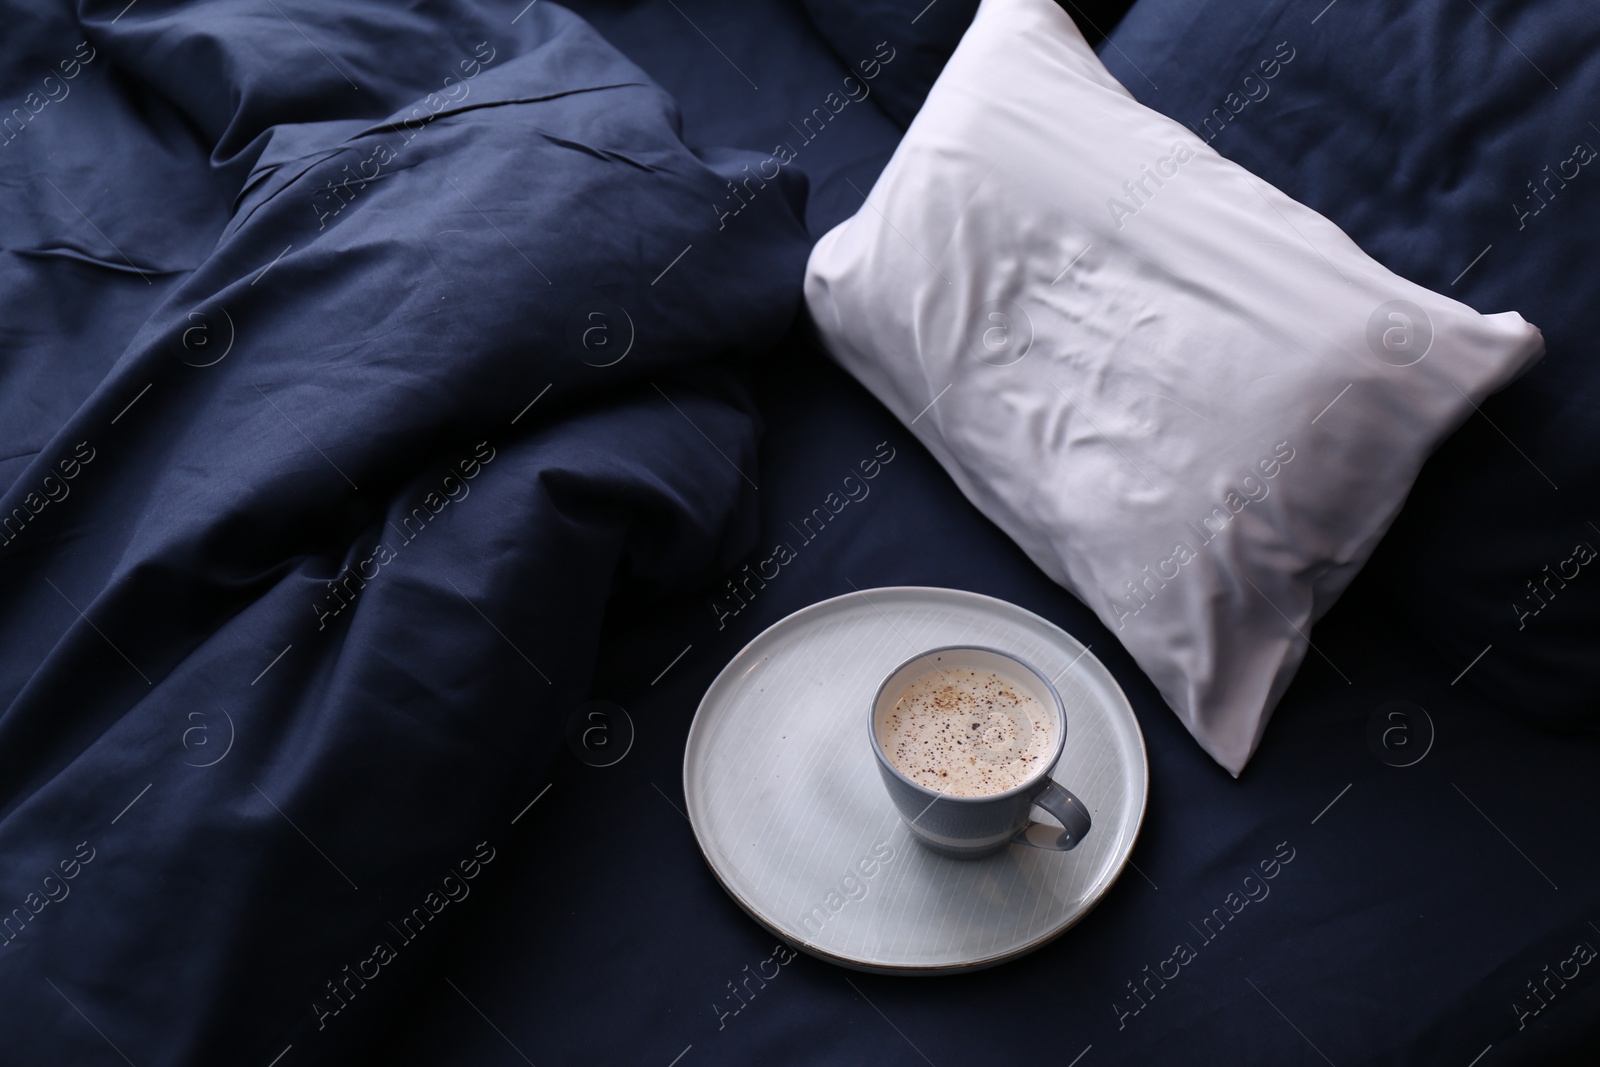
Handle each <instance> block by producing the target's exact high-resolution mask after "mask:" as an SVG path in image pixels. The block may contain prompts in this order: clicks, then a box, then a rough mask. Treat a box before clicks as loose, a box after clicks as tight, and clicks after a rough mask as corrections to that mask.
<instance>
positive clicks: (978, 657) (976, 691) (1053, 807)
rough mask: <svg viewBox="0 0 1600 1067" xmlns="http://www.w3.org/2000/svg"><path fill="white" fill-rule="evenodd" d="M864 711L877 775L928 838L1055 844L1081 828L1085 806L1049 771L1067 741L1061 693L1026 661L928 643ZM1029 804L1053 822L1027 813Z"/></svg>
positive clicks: (943, 845)
mask: <svg viewBox="0 0 1600 1067" xmlns="http://www.w3.org/2000/svg"><path fill="white" fill-rule="evenodd" d="M868 710H869V713H870V714H869V718H868V722H867V732H868V734H869V735H870V736H871V739H872V753H873V755H874V756H875V757H876V758H877V761H878V773H879V774H880V775H882V776H883V782H884V785H885V786H887V787H888V790H889V796H890V797H891V798H893V800H894V804H895V807H896V808H898V809H899V811H900V817H901V818H902V819H904V820H905V822H906V826H907V827H908V828H909V829H910V830H911V833H912V834H913V835H914V836H915V837H916V838H917V840H919V841H921V842H922V843H923V844H925V845H927V846H928V847H930V848H933V849H935V850H937V851H939V852H943V853H946V854H949V855H956V856H981V855H984V854H986V853H989V852H993V851H995V850H997V849H1000V848H1003V847H1004V846H1006V845H1007V844H1010V843H1011V842H1013V841H1015V842H1018V843H1020V844H1026V845H1033V846H1034V847H1035V848H1044V849H1052V850H1054V851H1058V852H1065V851H1067V850H1069V849H1072V848H1076V847H1077V845H1078V843H1079V842H1080V841H1082V840H1083V838H1084V836H1085V835H1086V834H1088V832H1089V826H1090V819H1089V809H1088V808H1086V807H1085V806H1084V804H1083V801H1081V800H1079V799H1078V798H1077V797H1075V796H1073V795H1072V793H1071V792H1070V791H1069V790H1067V789H1066V788H1064V787H1063V786H1062V785H1060V784H1059V783H1058V782H1056V781H1055V780H1053V779H1052V778H1051V777H1050V773H1051V771H1052V770H1054V769H1055V765H1056V763H1057V762H1058V761H1059V760H1060V759H1061V753H1062V752H1063V751H1065V749H1066V743H1067V716H1066V711H1065V708H1063V706H1062V703H1061V695H1060V694H1059V693H1057V692H1056V688H1055V686H1054V685H1052V684H1051V683H1050V680H1049V679H1048V678H1046V677H1045V676H1044V675H1043V674H1041V673H1040V672H1039V670H1038V669H1037V668H1035V667H1033V666H1032V665H1031V664H1029V663H1026V662H1024V661H1023V660H1020V659H1018V658H1017V657H1015V656H1011V655H1008V654H1006V653H1004V652H1001V651H999V650H997V649H993V648H980V647H976V646H950V647H945V648H935V649H931V650H929V651H927V652H924V653H922V654H921V655H918V656H914V657H913V658H911V659H909V660H907V661H906V662H904V663H902V664H901V665H900V666H898V667H896V668H895V669H894V670H893V671H891V672H890V673H889V676H888V677H887V678H885V679H884V680H883V684H882V685H880V686H879V687H878V692H877V694H876V695H875V696H874V697H873V700H872V706H871V708H869V709H868ZM1035 805H1038V806H1039V807H1041V808H1043V809H1044V810H1045V811H1047V812H1049V813H1050V814H1051V815H1053V816H1055V818H1056V820H1057V821H1059V822H1060V823H1061V825H1060V826H1059V827H1057V826H1051V825H1050V824H1048V823H1039V822H1034V821H1032V820H1031V819H1030V818H1029V815H1030V813H1031V811H1032V809H1033V807H1034V806H1035Z"/></svg>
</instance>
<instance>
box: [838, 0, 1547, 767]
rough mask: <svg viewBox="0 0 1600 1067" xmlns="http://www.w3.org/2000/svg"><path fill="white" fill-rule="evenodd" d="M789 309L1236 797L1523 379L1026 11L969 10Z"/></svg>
mask: <svg viewBox="0 0 1600 1067" xmlns="http://www.w3.org/2000/svg"><path fill="white" fill-rule="evenodd" d="M806 302H807V304H808V305H809V307H810V310H811V314H812V317H813V318H814V319H815V321H816V323H817V326H818V328H819V330H820V331H821V334H822V337H823V339H824V341H825V343H826V344H827V346H828V347H829V349H830V350H831V351H832V352H833V354H834V356H835V357H836V358H837V359H838V360H839V362H840V363H842V364H843V365H844V366H845V367H846V368H847V369H848V370H849V371H850V372H851V373H852V374H854V375H855V376H856V377H857V378H858V379H860V381H861V382H862V383H863V384H864V385H866V386H867V388H869V389H870V390H872V392H873V393H874V394H876V395H877V397H878V398H879V399H880V400H881V401H883V403H884V404H886V405H887V406H888V407H889V408H890V409H891V410H892V411H893V412H894V413H895V414H896V415H897V416H899V418H900V419H901V420H902V421H903V422H905V423H906V424H907V425H909V426H910V427H911V429H912V431H913V432H915V433H916V435H917V436H918V437H919V438H920V439H921V440H922V442H923V443H924V444H925V445H927V447H928V448H929V450H930V451H932V452H933V454H934V455H935V456H936V457H938V459H939V461H940V462H941V463H942V464H943V465H944V467H945V469H946V470H947V471H948V472H949V473H950V476H951V477H952V478H954V479H955V481H956V483H957V484H958V485H959V486H960V487H961V490H962V491H963V492H964V493H965V494H966V495H967V497H968V499H970V500H971V501H972V502H973V503H974V504H976V505H977V506H978V507H979V508H980V509H982V510H983V512H984V513H985V514H986V515H988V516H989V518H990V519H992V520H993V521H994V522H995V523H997V524H998V525H999V526H1000V527H1001V528H1002V529H1003V530H1005V531H1006V532H1007V533H1008V534H1009V535H1010V536H1011V537H1012V538H1014V539H1015V540H1016V541H1017V543H1018V544H1020V545H1021V546H1022V547H1023V549H1025V550H1026V551H1027V553H1028V554H1029V556H1031V557H1032V558H1033V560H1034V562H1035V563H1037V564H1038V565H1039V566H1040V567H1041V568H1042V569H1043V570H1044V571H1045V572H1046V573H1047V574H1049V575H1050V576H1051V577H1052V578H1054V579H1055V580H1056V581H1058V582H1060V583H1062V584H1063V585H1065V586H1066V587H1067V588H1069V589H1071V590H1072V591H1073V592H1074V593H1076V594H1077V595H1078V596H1079V597H1081V598H1082V599H1083V600H1084V602H1085V603H1087V604H1089V605H1090V606H1091V607H1092V608H1093V609H1094V610H1095V611H1096V612H1097V613H1098V614H1099V616H1100V618H1101V619H1102V620H1103V621H1104V622H1105V624H1106V625H1107V626H1108V627H1110V628H1111V629H1112V630H1113V631H1114V632H1115V633H1116V635H1117V636H1118V638H1119V639H1120V640H1121V641H1122V643H1123V644H1124V645H1125V646H1126V647H1127V649H1128V651H1129V652H1130V653H1131V654H1132V655H1133V657H1134V658H1135V659H1136V660H1137V661H1138V663H1139V665H1140V666H1141V667H1143V668H1144V670H1145V672H1146V673H1147V674H1149V676H1150V677H1151V679H1152V680H1153V681H1154V682H1155V683H1156V685H1157V686H1158V687H1159V688H1160V690H1161V692H1162V694H1163V695H1164V696H1165V697H1166V700H1167V703H1169V704H1170V705H1171V706H1172V708H1173V710H1174V711H1176V712H1177V713H1178V716H1179V717H1180V718H1181V719H1182V720H1183V722H1184V724H1185V725H1186V726H1187V727H1188V728H1189V731H1190V733H1192V734H1193V735H1194V737H1195V739H1196V740H1198V741H1199V742H1200V744H1201V745H1202V746H1204V748H1205V750H1206V751H1207V752H1209V753H1210V754H1211V755H1212V757H1213V758H1215V759H1216V760H1217V762H1218V763H1220V764H1222V766H1224V767H1226V768H1227V769H1228V770H1229V771H1231V772H1232V773H1233V774H1235V775H1237V774H1238V773H1239V771H1240V770H1241V769H1243V767H1244V765H1245V762H1246V761H1247V760H1248V759H1249V758H1250V755H1251V754H1252V753H1253V752H1254V751H1255V748H1256V745H1257V744H1258V743H1259V742H1260V740H1261V734H1262V731H1263V729H1264V728H1265V726H1266V722H1267V718H1268V716H1269V714H1270V713H1271V710H1272V707H1273V705H1274V704H1275V703H1276V702H1277V701H1278V698H1279V697H1280V696H1281V695H1282V693H1283V691H1284V689H1285V688H1286V687H1287V686H1288V684H1289V681H1290V679H1291V678H1292V677H1293V675H1294V672H1295V670H1296V668H1297V667H1298V666H1299V664H1300V661H1301V659H1302V658H1303V657H1304V656H1305V654H1306V650H1307V646H1308V644H1309V639H1308V637H1307V636H1306V635H1307V633H1308V632H1309V630H1310V628H1311V624H1312V622H1313V621H1315V620H1316V619H1317V618H1318V617H1319V616H1320V615H1321V614H1322V613H1323V612H1325V611H1326V610H1327V609H1328V607H1329V606H1330V605H1331V604H1332V603H1333V601H1334V599H1335V598H1336V597H1337V596H1338V595H1339V593H1340V592H1342V591H1343V590H1344V588H1345V586H1347V585H1348V584H1349V582H1350V579H1351V578H1352V577H1354V576H1355V573H1356V571H1357V569H1358V568H1359V567H1360V566H1361V565H1362V563H1363V562H1365V561H1366V559H1367V557H1368V555H1369V554H1370V553H1371V551H1372V549H1373V546H1374V545H1375V544H1376V543H1377V541H1378V539H1379V538H1380V537H1381V536H1382V535H1383V532H1384V531H1385V530H1386V529H1387V528H1388V526H1389V524H1390V522H1391V521H1392V520H1393V519H1394V517H1395V514H1396V513H1397V512H1398V511H1399V509H1400V505H1401V504H1402V503H1403V502H1404V500H1405V497H1406V493H1407V492H1408V491H1409V490H1410V488H1411V484H1412V482H1413V480H1414V479H1415V477H1416V474H1417V471H1418V469H1419V468H1420V467H1421V465H1422V462H1423V460H1424V459H1425V458H1426V457H1427V456H1428V454H1429V453H1430V452H1431V451H1432V450H1433V448H1434V447H1435V446H1436V445H1437V444H1438V443H1439V441H1440V440H1441V439H1442V438H1443V437H1444V436H1445V435H1446V434H1447V433H1449V431H1450V430H1451V429H1453V428H1454V427H1455V426H1457V425H1458V424H1460V423H1461V422H1462V421H1463V420H1464V419H1465V418H1466V417H1467V415H1468V414H1470V413H1471V412H1472V410H1473V406H1474V405H1475V404H1476V403H1477V401H1479V400H1481V399H1482V398H1483V397H1484V396H1485V395H1487V394H1488V393H1490V392H1492V391H1493V390H1495V389H1497V388H1499V387H1500V386H1502V385H1504V384H1505V383H1506V382H1507V381H1509V380H1510V379H1512V378H1513V377H1515V376H1516V374H1517V373H1518V372H1520V371H1521V370H1522V369H1524V368H1525V367H1526V366H1528V365H1529V364H1530V363H1532V362H1533V361H1535V360H1536V359H1538V357H1539V356H1540V354H1541V353H1542V351H1543V341H1542V338H1541V337H1540V335H1539V331H1538V330H1537V329H1535V328H1534V327H1532V326H1530V325H1529V324H1528V323H1527V322H1525V321H1523V319H1522V318H1521V316H1519V315H1517V314H1515V313H1511V312H1507V313H1505V314H1500V315H1491V316H1484V315H1479V314H1478V313H1477V312H1475V311H1473V310H1472V309H1471V308H1468V307H1466V306H1465V305H1463V304H1460V303H1457V302H1456V301H1454V300H1450V299H1448V298H1447V297H1444V296H1441V295H1439V294H1437V293H1434V292H1430V291H1429V290H1427V289H1423V288H1422V287H1420V286H1417V285H1414V284H1412V283H1411V282H1408V281H1406V280H1405V279H1404V278H1400V277H1397V276H1395V275H1394V274H1392V273H1390V272H1389V271H1388V270H1386V269H1384V268H1383V267H1382V266H1380V265H1379V264H1377V263H1376V262H1374V261H1373V260H1372V259H1371V258H1369V257H1368V256H1367V255H1366V254H1365V253H1363V252H1362V251H1361V249H1360V248H1358V247H1356V245H1355V244H1354V243H1353V242H1352V241H1351V240H1350V239H1349V238H1348V237H1346V236H1345V234H1344V233H1343V232H1342V231H1341V230H1340V229H1339V228H1338V227H1336V226H1335V225H1333V224H1332V223H1331V222H1329V221H1328V220H1327V219H1325V218H1323V217H1322V216H1321V215H1318V214H1317V213H1316V212H1314V211H1312V210H1310V209H1309V208H1306V207H1304V206H1303V205H1301V204H1298V203H1296V202H1295V201H1293V200H1291V199H1290V198H1289V197H1287V196H1285V195H1284V194H1283V193H1281V192H1279V191H1278V190H1277V189H1274V188H1272V187H1271V186H1269V185H1267V184H1266V183H1265V182H1263V181H1261V180H1260V179H1258V178H1256V177H1254V176H1253V175H1251V174H1250V173H1249V172H1248V171H1246V170H1244V169H1243V168H1242V167H1239V166H1237V165H1235V164H1233V163H1230V162H1228V161H1227V160H1226V159H1223V158H1222V157H1221V156H1219V155H1218V154H1217V153H1216V152H1214V151H1213V150H1212V149H1210V148H1209V147H1207V146H1206V145H1205V143H1204V142H1202V141H1201V140H1200V139H1199V138H1197V137H1196V136H1195V135H1194V134H1192V133H1190V132H1189V131H1188V130H1187V129H1186V128H1184V127H1183V126H1181V125H1179V124H1178V123H1176V122H1173V121H1171V120H1169V119H1167V118H1165V117H1163V116H1162V115H1159V114H1157V113H1156V112H1154V111H1151V110H1150V109H1148V108H1146V107H1144V106H1143V105H1141V104H1139V103H1137V102H1136V101H1135V100H1134V99H1133V98H1132V96H1131V95H1129V94H1128V92H1127V90H1125V89H1124V88H1123V87H1122V86H1121V85H1120V84H1118V82H1117V81H1116V79H1115V78H1113V77H1112V76H1111V74H1110V73H1109V72H1108V71H1107V70H1106V69H1105V67H1104V66H1102V65H1101V63H1100V61H1099V59H1098V58H1096V56H1095V54H1094V52H1093V51H1092V50H1091V49H1090V48H1089V46H1088V45H1087V44H1086V43H1085V42H1084V40H1083V37H1082V35H1081V34H1079V32H1078V30H1077V28H1076V27H1075V26H1074V25H1073V23H1072V20H1071V19H1070V18H1069V17H1068V16H1067V15H1066V14H1065V13H1064V12H1063V11H1062V10H1061V9H1060V8H1059V7H1057V6H1056V4H1055V3H1054V2H1052V0H984V2H983V5H982V7H981V8H980V9H979V11H978V15H977V18H976V21H975V22H974V23H973V25H972V28H971V29H970V30H969V31H968V32H967V35H966V37H965V38H964V39H963V40H962V42H961V46H960V48H959V49H957V51H956V53H955V56H954V58H952V59H951V61H950V64H949V65H948V66H947V67H946V68H945V70H944V73H943V75H942V76H941V77H940V78H939V80H938V82H937V83H936V84H935V85H934V88H933V92H932V93H931V95H930V96H929V97H928V101H927V103H926V104H925V105H924V106H923V108H922V111H921V112H920V113H919V114H918V115H917V118H916V120H915V122H913V124H912V126H911V128H910V130H909V131H908V132H907V133H906V136H905V139H904V141H902V142H901V144H900V147H899V149H898V150H897V151H896V152H895V154H894V158H893V159H892V160H891V161H890V163H889V166H888V167H887V168H886V169H885V170H884V172H883V175H882V176H881V177H880V178H879V179H878V182H877V184H876V185H875V186H874V187H873V189H872V191H871V193H870V194H869V195H868V196H867V202H866V203H865V204H864V205H863V206H862V207H861V209H860V210H859V211H858V212H857V213H856V215H855V217H853V218H851V219H849V220H848V221H846V222H844V223H842V224H841V225H840V226H838V227H837V228H836V229H834V230H833V231H832V232H830V233H829V234H827V236H825V237H824V238H823V239H822V241H821V242H820V243H818V245H817V247H816V249H815V250H814V251H813V252H812V255H811V262H810V264H809V266H808V269H807V272H806ZM1332 667H1333V669H1334V670H1335V671H1338V672H1339V673H1340V674H1342V675H1345V676H1346V680H1347V681H1348V672H1350V671H1351V670H1354V669H1355V664H1351V663H1342V664H1332Z"/></svg>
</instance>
